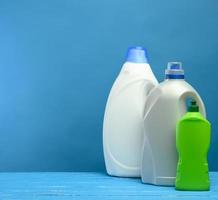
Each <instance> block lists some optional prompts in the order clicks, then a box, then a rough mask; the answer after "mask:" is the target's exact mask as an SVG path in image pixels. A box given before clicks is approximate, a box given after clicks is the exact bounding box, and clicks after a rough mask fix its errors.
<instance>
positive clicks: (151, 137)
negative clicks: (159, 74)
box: [141, 62, 206, 186]
mask: <svg viewBox="0 0 218 200" xmlns="http://www.w3.org/2000/svg"><path fill="white" fill-rule="evenodd" d="M165 74H166V80H165V81H164V82H162V83H160V84H159V86H157V87H156V88H154V89H153V90H152V91H151V93H150V94H149V96H148V98H147V103H146V105H145V114H144V126H145V127H144V128H145V138H144V150H143V155H142V170H141V177H142V181H143V182H144V183H150V184H155V185H166V186H173V185H174V184H175V176H176V166H177V160H178V156H177V151H176V122H177V120H178V119H180V118H181V116H183V115H184V114H185V112H186V102H187V98H194V99H195V100H196V101H197V103H198V105H199V108H200V112H201V113H202V114H203V115H204V116H205V115H206V114H205V107H204V104H203V102H202V100H201V98H200V96H199V95H198V93H197V92H196V90H195V89H194V88H193V87H192V86H191V85H189V84H188V83H187V82H185V81H184V71H183V69H182V65H181V63H179V62H171V63H168V68H167V70H166V72H165Z"/></svg>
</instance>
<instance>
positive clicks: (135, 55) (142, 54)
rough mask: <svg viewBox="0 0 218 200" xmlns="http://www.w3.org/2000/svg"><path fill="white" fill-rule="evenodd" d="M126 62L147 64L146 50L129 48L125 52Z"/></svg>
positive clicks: (138, 47)
mask: <svg viewBox="0 0 218 200" xmlns="http://www.w3.org/2000/svg"><path fill="white" fill-rule="evenodd" d="M126 62H133V63H148V56H147V50H146V49H145V48H143V47H140V46H137V47H130V48H129V49H128V51H127V55H126Z"/></svg>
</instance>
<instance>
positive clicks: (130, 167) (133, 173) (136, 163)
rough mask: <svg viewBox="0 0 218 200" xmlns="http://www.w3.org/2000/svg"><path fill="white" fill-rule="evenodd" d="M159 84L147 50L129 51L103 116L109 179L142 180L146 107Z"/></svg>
mask: <svg viewBox="0 0 218 200" xmlns="http://www.w3.org/2000/svg"><path fill="white" fill-rule="evenodd" d="M157 84H158V82H157V80H156V78H155V76H154V74H153V72H152V70H151V68H150V65H149V63H148V59H147V51H146V49H144V48H142V47H132V48H129V50H128V52H127V57H126V62H125V63H124V65H123V66H122V69H121V71H120V73H119V75H118V77H117V79H116V81H115V82H114V84H113V87H112V89H111V91H110V94H109V97H108V100H107V105H106V109H105V114H104V122H103V148H104V159H105V165H106V170H107V173H108V174H109V175H112V176H121V177H139V176H140V170H141V155H142V145H143V112H144V105H145V103H146V98H147V96H148V94H149V92H150V90H151V89H152V88H153V87H154V86H155V85H157Z"/></svg>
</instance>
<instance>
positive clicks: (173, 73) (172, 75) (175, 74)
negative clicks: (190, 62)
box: [165, 62, 184, 79]
mask: <svg viewBox="0 0 218 200" xmlns="http://www.w3.org/2000/svg"><path fill="white" fill-rule="evenodd" d="M165 75H166V79H184V70H183V69H182V63H181V62H169V63H168V65H167V69H166V70H165Z"/></svg>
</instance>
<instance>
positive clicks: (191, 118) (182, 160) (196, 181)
mask: <svg viewBox="0 0 218 200" xmlns="http://www.w3.org/2000/svg"><path fill="white" fill-rule="evenodd" d="M176 130H177V131H176V147H177V150H178V153H179V161H178V165H177V175H176V189H177V190H209V189H210V180H209V174H208V163H207V153H208V150H209V146H210V122H208V121H207V120H206V119H205V118H204V117H203V116H202V115H201V113H199V108H198V105H197V103H196V101H192V102H191V105H190V106H189V109H188V112H187V113H186V114H185V115H184V116H183V117H182V118H181V119H180V120H179V122H178V123H177V129H176Z"/></svg>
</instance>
